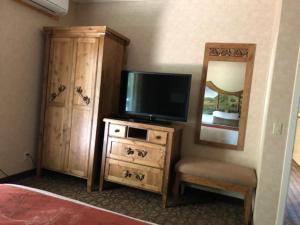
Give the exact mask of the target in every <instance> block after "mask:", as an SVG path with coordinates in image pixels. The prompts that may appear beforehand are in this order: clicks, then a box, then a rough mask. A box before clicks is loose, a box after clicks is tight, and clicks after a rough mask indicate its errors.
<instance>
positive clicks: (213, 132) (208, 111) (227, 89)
mask: <svg viewBox="0 0 300 225" xmlns="http://www.w3.org/2000/svg"><path fill="white" fill-rule="evenodd" d="M246 65H247V64H246V63H245V62H224V61H209V62H208V67H207V78H206V86H205V92H204V102H203V109H202V122H201V133H200V139H201V140H206V141H212V142H218V143H224V144H231V145H237V142H238V135H239V132H238V128H239V120H240V112H241V103H242V96H243V88H244V81H245V72H246Z"/></svg>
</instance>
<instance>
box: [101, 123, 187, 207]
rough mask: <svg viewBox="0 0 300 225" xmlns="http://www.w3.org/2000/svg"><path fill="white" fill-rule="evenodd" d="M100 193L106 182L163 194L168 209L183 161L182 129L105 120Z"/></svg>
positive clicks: (164, 205) (179, 127)
mask: <svg viewBox="0 0 300 225" xmlns="http://www.w3.org/2000/svg"><path fill="white" fill-rule="evenodd" d="M104 122H105V133H104V141H103V151H102V163H101V175H100V191H102V190H103V189H104V184H105V182H106V181H109V182H113V183H119V184H123V185H127V186H130V187H135V188H139V189H143V190H146V191H151V192H154V193H158V194H161V195H162V206H163V207H166V206H167V196H168V190H169V189H170V188H169V187H170V186H172V185H173V183H172V182H173V180H172V178H173V177H174V176H173V175H174V174H175V171H174V163H176V162H177V161H178V160H179V155H180V147H181V146H180V143H181V136H182V130H183V128H182V126H178V125H170V126H163V125H158V124H149V123H141V122H138V123H137V122H131V121H125V120H118V119H104Z"/></svg>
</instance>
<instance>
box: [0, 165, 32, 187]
mask: <svg viewBox="0 0 300 225" xmlns="http://www.w3.org/2000/svg"><path fill="white" fill-rule="evenodd" d="M34 174H35V169H31V170H26V171H24V172H21V173H17V174H14V175H10V176H7V177H3V178H0V184H1V183H2V184H3V183H11V182H14V181H16V180H20V179H23V178H26V177H30V176H33V175H34Z"/></svg>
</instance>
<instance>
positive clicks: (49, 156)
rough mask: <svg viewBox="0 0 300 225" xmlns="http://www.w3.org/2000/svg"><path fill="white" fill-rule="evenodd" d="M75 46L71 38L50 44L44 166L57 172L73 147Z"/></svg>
mask: <svg viewBox="0 0 300 225" xmlns="http://www.w3.org/2000/svg"><path fill="white" fill-rule="evenodd" d="M73 44H74V42H73V40H72V39H71V38H52V39H51V44H50V56H49V67H48V68H49V71H48V81H47V82H48V83H47V97H46V109H45V121H44V123H45V126H44V138H43V167H44V168H47V169H51V170H55V171H63V170H64V158H65V154H66V152H67V151H68V148H69V144H68V142H69V136H70V122H71V121H70V117H69V114H70V107H71V105H70V94H69V93H70V88H71V86H70V85H71V83H70V80H71V75H72V64H73Z"/></svg>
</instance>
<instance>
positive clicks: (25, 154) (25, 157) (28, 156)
mask: <svg viewBox="0 0 300 225" xmlns="http://www.w3.org/2000/svg"><path fill="white" fill-rule="evenodd" d="M31 157H32V156H31V154H30V153H29V152H25V153H24V161H25V160H28V159H30V158H31Z"/></svg>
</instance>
